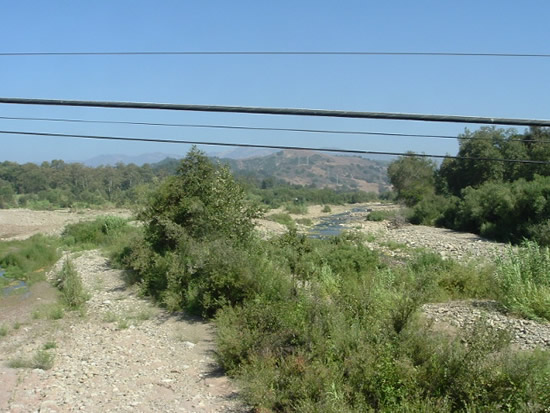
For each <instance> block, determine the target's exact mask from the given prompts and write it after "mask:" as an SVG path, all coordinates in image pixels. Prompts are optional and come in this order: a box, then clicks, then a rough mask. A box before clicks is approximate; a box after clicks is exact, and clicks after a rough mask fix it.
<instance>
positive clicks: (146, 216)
mask: <svg viewBox="0 0 550 413" xmlns="http://www.w3.org/2000/svg"><path fill="white" fill-rule="evenodd" d="M483 133H485V132H483ZM491 133H492V132H491ZM505 138H506V137H505ZM504 141H506V139H504ZM503 146H504V144H503ZM514 148H515V147H514ZM417 161H418V160H413V161H412V162H401V163H400V164H398V165H397V166H396V167H395V168H394V169H393V170H394V171H398V172H399V171H400V172H399V173H400V174H402V177H405V176H407V177H410V176H409V173H404V172H403V171H402V169H403V170H404V171H416V172H415V173H417V172H418V176H420V177H423V179H424V178H426V177H428V176H432V177H433V179H428V180H426V182H428V184H429V185H428V187H426V186H425V185H424V184H418V183H415V182H408V183H405V184H403V187H402V189H401V190H400V191H399V190H398V196H399V197H401V198H402V199H404V200H406V202H407V203H409V204H410V205H413V208H414V211H415V212H417V215H415V216H416V217H417V218H418V217H419V215H418V214H419V212H418V211H422V214H424V215H423V216H424V218H423V219H426V220H427V219H430V220H435V221H438V222H439V220H448V221H449V222H454V221H453V220H454V219H457V217H459V216H460V213H464V212H461V211H466V209H464V205H466V203H467V202H471V204H468V205H470V206H471V209H470V211H471V212H470V213H468V215H469V217H470V218H471V217H482V218H481V219H484V220H486V221H483V222H477V224H480V225H482V226H483V224H485V226H483V228H486V230H487V231H489V230H491V227H490V224H491V222H497V221H498V219H499V217H502V216H508V215H506V214H504V215H503V214H501V213H502V211H515V210H516V207H518V204H516V203H514V202H515V201H516V200H517V199H523V198H519V195H518V194H519V193H516V192H511V193H512V194H513V196H514V199H513V200H512V198H510V197H509V198H510V199H509V200H510V202H509V203H508V204H507V203H500V204H498V202H497V204H498V205H499V208H498V209H497V210H495V211H493V215H483V211H484V210H485V209H484V208H486V207H487V208H488V207H489V206H488V205H485V203H487V204H488V200H489V199H491V200H492V201H494V200H495V199H497V200H498V199H499V198H498V196H496V195H495V194H497V193H498V192H499V191H500V190H502V188H501V189H500V190H498V191H497V190H494V191H493V192H494V193H493V195H492V197H490V196H488V195H487V196H486V197H480V196H479V193H476V192H475V191H478V190H481V189H482V188H483V187H484V185H489V184H491V185H493V184H494V183H495V181H488V182H485V183H479V186H478V187H474V186H471V187H469V189H468V188H464V189H462V190H461V191H460V194H458V195H457V194H456V193H453V192H452V191H453V190H454V189H452V188H453V187H452V186H449V182H451V181H448V182H447V184H445V182H444V180H443V178H442V177H443V175H441V174H440V173H439V172H438V171H436V170H435V168H434V166H433V165H432V164H430V163H429V162H424V161H422V160H421V162H417ZM446 167H448V166H446ZM451 169H452V168H451ZM514 171H516V170H515V169H509V170H508V169H506V168H505V169H503V170H502V174H501V175H498V174H496V175H495V174H494V173H493V172H494V171H492V172H491V171H485V172H486V175H487V176H492V177H493V178H495V179H496V178H498V177H499V176H501V177H502V179H505V178H504V177H506V176H512V175H511V174H512V173H513V172H514ZM398 172H396V173H398ZM485 172H484V173H485ZM516 172H517V171H516ZM480 173H481V172H480ZM518 173H519V172H518ZM536 173H537V174H539V175H540V169H537V172H536ZM430 174H432V175H430ZM539 175H533V176H532V177H531V178H528V177H521V178H518V179H523V180H524V181H518V179H515V180H512V181H509V182H508V181H507V182H505V181H503V182H501V184H503V185H508V184H510V185H517V188H516V190H517V191H519V190H520V187H523V188H527V190H526V191H525V198H524V199H525V202H526V203H525V205H524V204H522V206H521V208H524V209H520V210H521V211H526V210H527V208H533V210H537V211H542V212H541V214H542V215H540V216H544V214H545V213H546V212H545V211H546V209H545V208H546V203H545V202H543V201H544V199H546V198H545V195H544V194H545V192H544V191H543V190H540V191H539V190H538V189H537V188H535V187H531V186H530V185H531V183H533V182H534V183H536V185H542V187H543V186H544V185H545V184H544V183H543V182H539V180H541V179H543V178H544V177H542V175H540V176H539ZM446 176H450V175H448V173H447V175H446ZM412 178H414V175H413V176H412ZM472 179H473V176H472ZM395 182H396V183H397V182H398V181H395ZM518 182H520V183H521V185H520V183H518ZM446 185H447V186H446ZM476 185H477V184H476ZM533 185H535V184H533ZM396 188H397V186H396ZM410 188H412V192H407V189H410ZM266 189H267V188H266ZM415 191H417V192H419V193H420V194H422V195H421V196H416V193H415ZM445 191H447V192H445ZM541 194H542V195H541ZM533 197H535V198H534V199H538V201H537V202H538V203H537V202H528V201H530V200H532V199H533ZM541 197H542V198H541ZM296 198H297V197H293V198H290V199H287V200H285V201H284V202H289V203H290V204H289V205H292V206H293V205H295V204H296V205H298V206H305V205H307V202H308V201H306V200H303V199H300V198H298V199H296ZM280 199H282V198H280ZM441 199H445V200H446V201H445V202H446V203H445V204H444V207H441V206H440V204H439V203H438V204H437V205H438V206H437V207H433V205H435V203H436V202H439V200H441ZM430 200H432V201H433V202H434V203H433V204H432V203H430V202H431V201H430ZM482 200H484V201H483V202H482ZM257 201H258V197H255V196H251V195H250V194H249V193H246V191H245V190H244V188H243V186H242V185H241V184H239V183H238V182H237V181H236V180H235V179H234V178H233V176H232V175H231V174H230V173H229V170H228V168H227V167H224V166H221V165H219V164H213V163H212V162H210V161H209V160H208V159H207V158H206V157H205V156H204V154H202V153H201V152H199V151H197V150H196V149H193V150H192V151H191V152H190V153H189V154H188V155H187V157H186V158H185V159H184V160H183V161H182V162H181V163H180V165H179V167H178V169H177V173H176V175H175V176H171V177H168V178H167V179H166V180H165V181H164V183H162V184H161V185H159V186H158V188H157V190H156V192H154V193H152V194H151V196H150V197H149V198H148V201H147V202H146V203H145V205H144V207H143V209H142V210H141V212H140V213H139V219H140V220H141V221H142V223H143V225H142V226H139V227H130V226H129V225H128V224H127V223H126V222H124V221H123V220H117V219H110V218H109V219H101V220H96V221H93V222H88V223H82V224H78V225H75V226H72V227H69V228H68V229H67V231H66V232H65V235H64V237H65V238H66V241H65V244H64V245H66V246H67V245H68V246H71V247H72V248H79V247H80V246H82V245H86V247H92V246H96V245H99V246H102V247H104V248H107V249H109V250H110V251H111V253H112V255H113V257H114V259H115V261H116V262H118V263H119V264H120V265H124V266H126V268H128V269H129V270H130V271H129V273H130V274H129V279H131V280H133V281H135V282H136V283H138V285H139V286H140V288H141V290H142V292H143V293H144V294H148V295H150V296H151V297H153V298H154V299H155V300H157V302H159V303H161V304H162V305H164V306H166V307H167V308H168V309H171V310H177V309H182V308H183V309H186V310H188V311H191V312H195V313H197V314H201V315H203V316H205V317H208V318H212V319H214V320H215V322H216V324H217V334H218V335H217V342H218V357H219V361H220V362H221V364H222V365H223V367H224V368H225V370H226V371H227V372H228V373H229V374H230V375H233V376H236V377H238V378H239V379H240V381H241V383H243V384H242V385H243V391H244V394H245V397H246V399H247V401H248V402H249V403H250V404H251V405H252V406H253V407H254V408H256V409H257V410H258V411H274V412H275V411H276V412H290V411H301V412H317V411H323V412H324V411H327V412H365V411H380V412H394V411H398V412H416V411H424V412H429V411H438V412H439V411H441V412H481V411H509V412H516V411H529V412H543V411H544V409H546V408H547V407H548V406H549V405H550V394H549V393H548V383H549V381H550V354H549V352H548V351H516V350H514V349H513V347H511V346H510V345H509V342H510V337H509V336H508V334H507V333H506V332H504V333H502V332H497V331H496V330H494V329H493V328H492V327H491V326H490V325H489V324H486V323H484V321H483V320H481V321H480V322H479V323H478V324H477V325H475V326H472V327H471V328H465V329H463V330H461V331H454V330H453V331H444V330H443V331H442V330H441V329H438V328H436V327H437V326H434V325H433V324H432V323H430V322H429V321H427V320H426V319H425V318H423V316H422V311H421V307H422V305H423V304H425V303H431V302H444V301H446V300H454V299H471V298H479V299H497V300H498V301H499V302H500V303H502V304H503V306H504V307H506V308H507V309H509V310H510V311H513V312H515V313H518V314H523V315H525V316H528V317H532V318H540V319H548V310H547V309H548V308H550V306H549V303H550V299H549V297H550V287H549V283H548V274H549V273H550V258H549V252H548V249H547V248H541V247H539V246H538V244H535V243H528V244H525V245H524V246H523V247H520V248H519V249H518V250H517V251H511V252H510V255H509V257H506V258H504V259H502V260H501V261H500V262H497V263H496V264H495V265H494V266H492V265H486V266H482V265H480V264H479V263H478V264H476V263H471V264H462V263H458V262H455V261H453V260H444V259H442V258H441V257H440V256H439V255H436V254H432V253H428V252H423V251H417V250H413V249H410V250H409V249H408V250H407V253H408V254H410V255H411V257H410V258H409V259H407V260H406V261H405V262H399V263H394V261H393V260H389V259H387V258H386V257H383V256H380V255H379V254H378V253H376V252H374V251H372V250H370V249H369V248H367V247H366V246H365V242H366V241H367V240H372V236H371V237H370V238H369V237H367V236H362V235H360V234H356V233H344V234H342V235H341V236H339V237H334V238H331V239H327V240H320V239H311V238H307V237H306V236H304V235H300V234H298V233H297V231H296V228H295V227H291V228H290V229H289V230H288V231H287V233H285V234H283V235H281V236H278V237H275V238H273V239H270V240H261V239H258V238H257V236H256V235H255V232H254V219H255V218H256V217H259V216H261V208H260V207H259V204H258V202H257ZM512 201H514V202H512ZM419 205H422V208H423V209H419ZM476 205H477V206H478V207H479V208H476V207H475V206H476ZM480 205H481V206H480ZM491 205H492V204H491ZM476 214H478V215H476ZM282 215H283V217H279V218H275V219H283V220H286V219H287V218H286V217H284V215H286V216H288V214H282ZM375 216H376V214H375ZM402 216H403V214H402V213H401V212H399V213H396V215H395V217H388V216H385V218H389V219H393V220H395V221H396V222H397V220H399V219H401V218H400V217H402ZM509 216H511V217H514V215H509ZM434 217H435V218H434ZM516 218H517V217H516ZM539 218H540V217H539ZM539 218H536V219H535V218H533V216H529V217H528V218H527V219H528V223H525V222H524V223H523V224H521V225H525V230H526V231H534V232H533V233H537V232H536V231H539V232H538V233H540V234H542V233H543V230H544V228H542V229H541V226H540V222H539V221H537V219H539ZM508 224H509V225H510V228H511V227H513V226H514V225H517V222H513V219H512V218H510V222H509V223H508ZM492 230H493V231H496V229H495V228H493V229H492ZM541 231H542V232H541ZM494 233H498V232H494ZM518 234H520V233H519V232H517V233H514V237H516V236H519V235H518ZM46 240H47V239H46ZM386 246H387V247H388V248H403V245H400V244H396V243H388V244H386ZM10 252H11V251H10ZM8 268H9V267H8ZM61 272H62V274H61V275H60V280H61V281H60V285H61V286H62V288H61V290H62V291H64V294H68V295H69V297H70V298H68V299H67V298H66V301H67V302H68V303H70V302H76V303H80V304H79V305H82V304H83V302H82V300H80V299H78V298H79V297H82V288H81V287H82V286H81V284H79V282H78V274H76V272H75V271H74V268H71V265H70V262H66V264H65V266H64V268H63V270H62V271H61ZM70 279H72V280H73V282H74V283H73V284H72V286H68V285H67V284H68V283H69V282H68V280H70ZM69 284H70V283H69ZM69 291H72V292H70V293H69ZM149 317H151V314H150V313H148V312H143V313H142V314H141V313H139V312H136V314H135V315H132V316H125V315H117V314H109V313H108V314H106V315H105V321H106V322H116V323H117V328H119V329H124V328H128V327H130V325H131V323H132V321H133V320H135V321H140V320H144V319H147V318H149ZM45 348H46V347H44V348H43V349H42V350H39V352H37V353H36V355H35V357H34V358H33V359H32V360H22V359H20V360H13V361H12V365H13V366H19V367H29V366H42V367H38V368H48V365H49V366H50V367H51V363H52V362H53V355H52V354H51V353H49V352H48V350H46V349H45Z"/></svg>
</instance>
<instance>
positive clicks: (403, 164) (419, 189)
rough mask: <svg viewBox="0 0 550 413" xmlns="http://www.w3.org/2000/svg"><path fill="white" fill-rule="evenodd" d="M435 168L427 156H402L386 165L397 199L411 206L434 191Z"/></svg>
mask: <svg viewBox="0 0 550 413" xmlns="http://www.w3.org/2000/svg"><path fill="white" fill-rule="evenodd" d="M410 155H412V153H410ZM435 170H436V165H435V163H434V162H433V161H431V160H429V159H427V158H422V157H419V156H404V157H401V158H399V159H398V160H396V161H395V162H392V163H391V164H390V165H389V166H388V175H389V177H390V182H391V183H392V185H393V187H394V189H395V191H396V192H397V197H398V199H402V200H403V201H404V202H405V204H407V205H408V206H412V205H415V204H417V203H418V202H419V201H420V200H421V199H422V198H424V197H426V196H428V195H431V194H433V193H434V182H435V181H434V178H435Z"/></svg>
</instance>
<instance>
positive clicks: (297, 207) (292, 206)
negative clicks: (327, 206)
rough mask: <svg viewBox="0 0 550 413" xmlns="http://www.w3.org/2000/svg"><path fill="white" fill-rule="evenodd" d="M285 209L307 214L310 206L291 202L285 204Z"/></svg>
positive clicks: (290, 212) (296, 213) (289, 211)
mask: <svg viewBox="0 0 550 413" xmlns="http://www.w3.org/2000/svg"><path fill="white" fill-rule="evenodd" d="M285 210H286V211H287V212H288V213H289V214H295V215H305V214H307V211H308V208H307V205H305V204H302V203H296V202H292V203H291V202H289V203H287V204H286V205H285Z"/></svg>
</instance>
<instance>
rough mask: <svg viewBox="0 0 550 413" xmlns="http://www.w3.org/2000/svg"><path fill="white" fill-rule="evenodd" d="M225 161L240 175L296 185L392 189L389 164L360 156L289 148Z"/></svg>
mask: <svg viewBox="0 0 550 413" xmlns="http://www.w3.org/2000/svg"><path fill="white" fill-rule="evenodd" d="M222 161H223V162H226V163H227V164H228V165H229V166H230V167H231V169H232V170H233V171H234V172H235V173H237V174H249V173H253V174H254V175H256V176H257V177H258V178H259V179H280V180H284V181H286V182H288V183H290V184H296V185H304V186H315V187H317V188H331V189H358V190H362V191H367V192H383V191H384V190H386V189H387V188H389V181H388V177H387V173H386V168H387V163H386V162H383V161H374V160H370V159H365V158H361V157H358V156H334V155H327V154H323V153H318V152H313V151H294V150H285V151H280V152H277V153H275V154H272V155H269V156H262V157H254V158H248V159H222Z"/></svg>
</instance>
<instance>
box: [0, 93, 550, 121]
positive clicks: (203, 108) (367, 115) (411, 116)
mask: <svg viewBox="0 0 550 413" xmlns="http://www.w3.org/2000/svg"><path fill="white" fill-rule="evenodd" d="M0 103H9V104H20V105H47V106H80V107H96V108H118V109H155V110H156V109H159V110H177V111H192V112H222V113H246V114H257V115H291V116H319V117H333V118H354V119H385V120H415V121H424V122H452V123H481V124H493V125H516V126H541V127H544V126H550V120H547V119H514V118H487V117H481V116H460V115H424V114H416V113H388V112H357V111H344V110H327V109H296V108H268V107H258V106H254V107H252V106H217V105H182V104H175V103H150V102H114V101H91V100H62V99H25V98H7V97H0Z"/></svg>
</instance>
